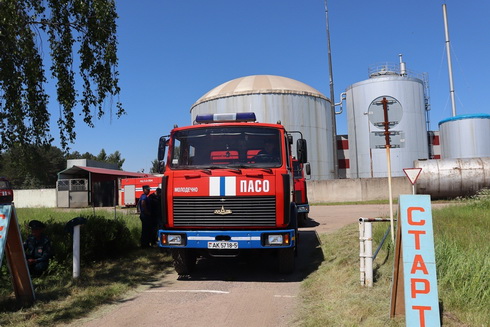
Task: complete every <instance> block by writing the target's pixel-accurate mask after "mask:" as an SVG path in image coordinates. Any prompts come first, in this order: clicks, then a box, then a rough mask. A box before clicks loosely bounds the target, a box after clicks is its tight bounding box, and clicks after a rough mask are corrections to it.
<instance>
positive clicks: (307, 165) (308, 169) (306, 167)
mask: <svg viewBox="0 0 490 327" xmlns="http://www.w3.org/2000/svg"><path fill="white" fill-rule="evenodd" d="M305 173H306V175H308V176H310V175H311V167H310V163H309V162H307V163H305Z"/></svg>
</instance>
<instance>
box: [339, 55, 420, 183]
mask: <svg viewBox="0 0 490 327" xmlns="http://www.w3.org/2000/svg"><path fill="white" fill-rule="evenodd" d="M415 76H418V77H415ZM419 77H420V78H419ZM426 87H427V84H426V82H425V75H424V74H419V75H416V74H413V73H411V72H407V71H406V69H405V64H404V63H402V62H401V63H400V65H397V64H382V65H376V66H373V67H370V68H369V79H367V80H364V81H361V82H358V83H355V84H352V85H351V86H349V87H348V88H347V89H346V92H345V98H346V106H347V109H346V110H347V124H348V135H349V159H350V169H349V172H348V174H347V177H348V178H371V177H387V175H388V169H387V160H386V150H385V144H386V143H385V136H384V124H383V123H384V121H385V119H384V109H383V104H382V101H383V98H386V100H387V101H388V121H389V132H390V134H391V135H390V144H391V150H390V154H391V171H392V176H404V173H403V168H410V167H413V161H414V160H417V159H427V158H428V152H429V149H428V139H427V118H426V117H427V110H428V98H427V96H426V93H425V89H426Z"/></svg>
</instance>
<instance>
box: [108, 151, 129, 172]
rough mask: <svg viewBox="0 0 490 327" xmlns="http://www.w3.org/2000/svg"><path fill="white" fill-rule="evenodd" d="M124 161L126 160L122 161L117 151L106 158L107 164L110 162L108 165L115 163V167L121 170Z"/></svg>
mask: <svg viewBox="0 0 490 327" xmlns="http://www.w3.org/2000/svg"><path fill="white" fill-rule="evenodd" d="M124 161H126V159H123V158H121V152H119V151H117V150H116V151H114V153H112V154H110V155H109V156H108V157H107V162H110V163H115V164H117V167H118V168H119V169H122V166H123V164H124Z"/></svg>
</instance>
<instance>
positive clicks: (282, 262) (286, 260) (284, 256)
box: [278, 248, 295, 274]
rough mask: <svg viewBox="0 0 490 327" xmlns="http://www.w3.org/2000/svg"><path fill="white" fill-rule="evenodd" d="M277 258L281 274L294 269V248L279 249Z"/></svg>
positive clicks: (288, 272)
mask: <svg viewBox="0 0 490 327" xmlns="http://www.w3.org/2000/svg"><path fill="white" fill-rule="evenodd" d="M278 259H279V272H280V273H281V274H290V273H292V272H293V271H294V261H295V254H294V248H286V249H279V253H278Z"/></svg>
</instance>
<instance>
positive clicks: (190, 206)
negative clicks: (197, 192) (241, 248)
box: [174, 196, 276, 227]
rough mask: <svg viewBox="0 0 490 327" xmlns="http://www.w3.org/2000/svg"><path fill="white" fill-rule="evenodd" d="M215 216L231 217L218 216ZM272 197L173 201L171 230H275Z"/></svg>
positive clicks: (194, 198) (274, 209) (274, 204)
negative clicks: (197, 227) (183, 228)
mask: <svg viewBox="0 0 490 327" xmlns="http://www.w3.org/2000/svg"><path fill="white" fill-rule="evenodd" d="M215 211H217V212H229V211H231V213H228V214H225V215H220V214H216V213H215ZM275 224H276V199H275V197H274V196H261V197H257V196H247V197H245V196H243V197H242V196H240V197H235V196H230V197H228V196H217V197H176V198H174V226H175V227H185V226H203V227H245V226H275Z"/></svg>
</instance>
